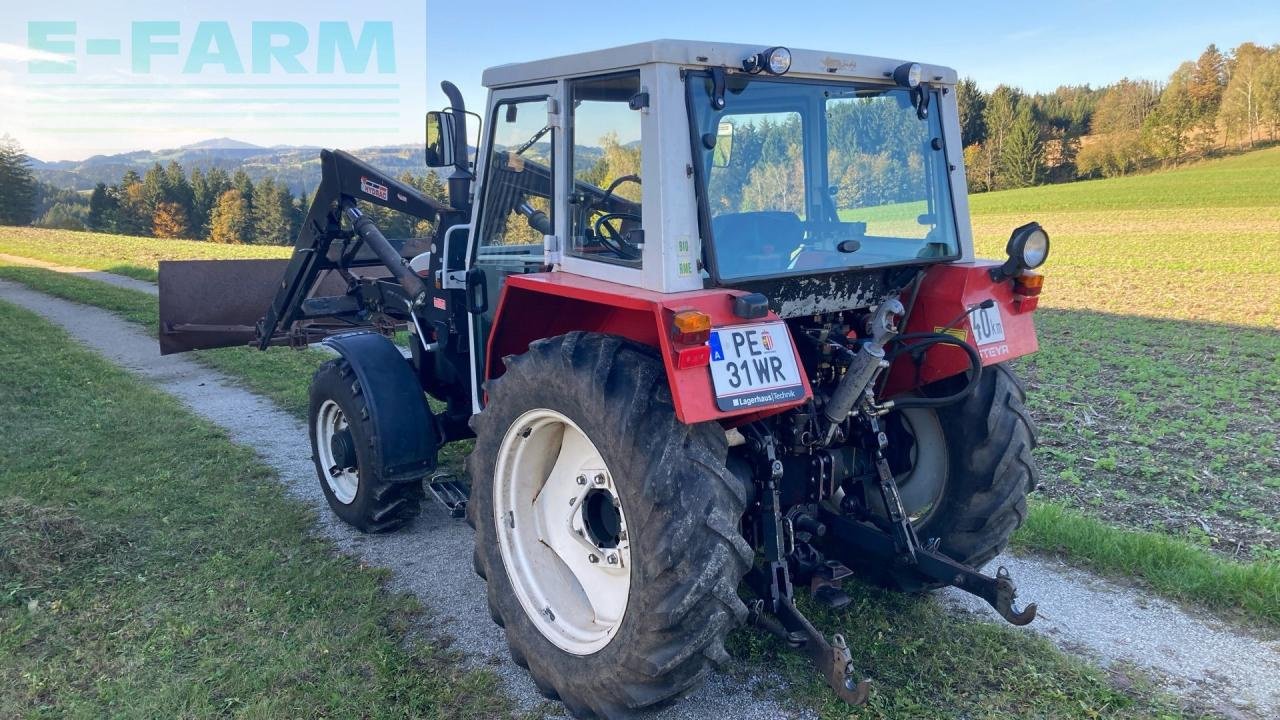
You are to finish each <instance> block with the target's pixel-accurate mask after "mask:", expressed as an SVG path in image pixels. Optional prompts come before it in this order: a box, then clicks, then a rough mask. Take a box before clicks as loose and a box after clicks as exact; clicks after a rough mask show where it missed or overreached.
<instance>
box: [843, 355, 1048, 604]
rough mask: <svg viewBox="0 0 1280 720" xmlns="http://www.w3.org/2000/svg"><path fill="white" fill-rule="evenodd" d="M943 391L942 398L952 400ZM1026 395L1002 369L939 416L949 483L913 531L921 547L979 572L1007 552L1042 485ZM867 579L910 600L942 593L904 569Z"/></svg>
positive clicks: (991, 370)
mask: <svg viewBox="0 0 1280 720" xmlns="http://www.w3.org/2000/svg"><path fill="white" fill-rule="evenodd" d="M951 391H952V389H950V388H949V389H947V390H946V391H945V392H951ZM1025 403H1026V390H1025V388H1024V387H1023V385H1022V383H1021V381H1019V380H1018V377H1017V376H1016V375H1014V373H1013V371H1012V370H1010V369H1009V367H1008V366H1007V365H1004V364H999V365H991V366H989V367H986V368H983V370H982V377H981V379H980V380H979V382H978V387H977V389H976V390H975V391H974V392H973V394H971V395H970V396H969V397H967V398H965V400H964V401H963V402H960V403H956V404H955V405H949V406H946V407H942V408H938V409H937V410H935V411H934V412H936V414H937V419H938V424H939V425H940V426H941V430H942V435H943V438H944V439H945V445H946V461H945V462H946V465H947V477H946V482H945V485H944V486H943V489H942V492H941V496H940V497H938V499H937V500H936V506H935V507H934V508H933V509H931V510H930V511H929V512H928V514H927V515H926V516H925V517H923V518H922V519H921V521H920V522H918V523H917V524H916V534H917V535H918V536H919V537H920V540H921V542H924V543H928V542H930V540H931V539H933V538H938V540H939V546H938V547H939V550H941V551H942V552H943V553H944V554H946V555H947V556H948V557H950V558H951V559H953V560H956V561H957V562H961V563H965V564H967V565H972V566H973V567H977V568H980V567H982V566H983V565H985V564H987V563H988V562H990V561H991V559H992V558H994V557H995V556H996V555H999V554H1000V553H1001V551H1003V550H1004V548H1005V546H1006V545H1008V544H1009V537H1010V536H1011V535H1013V531H1014V530H1017V529H1018V528H1019V527H1020V526H1021V525H1022V522H1023V520H1025V519H1026V516H1027V493H1029V492H1031V491H1032V490H1034V489H1035V488H1036V486H1037V485H1038V484H1039V482H1040V471H1039V469H1038V468H1037V467H1036V463H1035V459H1034V458H1033V457H1032V456H1031V451H1032V449H1034V448H1035V446H1036V443H1037V438H1036V431H1035V425H1034V424H1033V422H1032V420H1031V414H1030V413H1029V412H1027V407H1026V404H1025ZM865 574H866V575H867V576H868V577H867V579H869V580H872V581H874V582H877V583H878V584H881V585H884V586H887V587H891V588H895V589H898V590H903V591H907V592H914V591H920V590H928V589H932V588H937V587H941V586H942V583H938V582H935V581H932V580H930V579H928V578H926V577H924V576H923V575H921V574H920V573H917V572H915V571H913V570H911V569H909V568H888V567H881V568H869V569H867V570H866V571H865Z"/></svg>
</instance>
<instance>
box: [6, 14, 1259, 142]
mask: <svg viewBox="0 0 1280 720" xmlns="http://www.w3.org/2000/svg"><path fill="white" fill-rule="evenodd" d="M46 8H53V9H46ZM32 20H36V21H49V20H60V21H74V22H75V23H76V33H75V35H74V37H72V38H71V39H72V41H73V42H75V43H76V45H75V59H76V61H77V67H76V71H75V73H74V74H71V75H66V74H63V75H58V76H53V75H33V74H32V73H31V72H29V68H28V65H27V61H29V60H31V59H49V58H48V57H47V55H46V54H44V53H43V51H38V50H33V49H32V48H31V47H30V45H29V42H28V37H27V35H28V22H29V21H32ZM152 20H163V21H172V22H178V23H179V24H180V31H179V33H178V35H176V36H174V37H172V38H168V37H161V38H159V39H160V40H172V41H173V42H175V43H176V44H177V46H178V51H179V53H178V55H177V56H176V57H173V58H170V57H167V56H161V55H156V56H154V57H153V60H154V62H153V64H152V69H151V71H150V72H147V73H143V74H139V73H138V72H136V71H135V69H134V68H133V67H131V65H130V63H129V56H130V55H131V52H132V49H131V48H130V45H129V42H130V38H131V35H130V33H131V26H132V24H133V23H135V22H138V21H152ZM322 20H323V21H339V22H341V21H345V22H347V23H350V24H349V27H350V28H352V31H351V32H352V33H353V36H355V37H358V35H359V29H360V28H361V27H362V26H361V23H363V22H366V21H389V22H391V23H392V25H393V26H394V45H395V63H394V64H395V67H394V71H393V72H390V73H378V72H375V71H373V70H371V69H370V68H371V66H372V65H373V63H372V62H371V63H370V67H366V72H348V71H347V70H348V69H347V68H342V67H339V71H338V72H336V73H334V74H321V73H318V72H317V65H316V62H317V60H316V58H317V54H318V51H317V45H318V41H317V36H318V28H317V23H318V22H319V21H322ZM202 21H204V22H225V23H226V24H227V27H229V28H230V29H231V32H232V33H233V35H234V40H235V42H236V44H237V48H238V53H239V55H240V56H243V57H242V60H243V64H244V66H245V69H246V72H245V73H243V74H234V73H232V74H231V75H228V73H226V72H225V70H226V69H227V66H226V65H221V66H220V65H217V64H211V65H205V66H203V67H202V68H201V70H202V71H201V72H200V73H198V74H196V75H193V74H191V73H184V72H183V69H184V67H183V66H184V64H185V62H186V59H187V58H188V56H189V54H190V51H191V49H192V47H193V45H194V43H195V42H196V40H195V35H196V32H197V28H198V27H199V23H200V22H202ZM254 21H286V22H292V23H296V24H297V25H299V26H301V27H302V28H303V30H304V32H305V33H306V34H307V38H306V47H305V52H303V53H302V54H301V55H299V56H298V58H299V59H300V61H301V65H302V66H303V72H301V73H288V72H286V71H285V70H284V69H282V68H281V67H280V66H279V64H278V63H268V67H269V69H270V71H269V72H265V73H253V72H251V71H250V70H249V68H250V67H251V63H252V59H251V56H252V51H251V49H250V45H251V41H250V39H249V38H250V35H251V23H253V22H254ZM113 37H114V38H122V47H121V50H120V52H119V55H115V56H113V55H110V54H108V55H94V56H89V55H88V54H87V47H86V45H85V41H86V40H88V39H92V38H113ZM659 37H672V38H691V39H705V40H724V41H731V42H745V43H753V42H758V43H760V44H761V45H762V46H767V45H787V46H791V47H804V48H812V49H821V50H833V51H847V52H854V53H861V54H868V55H884V56H888V57H900V58H903V59H908V58H909V59H917V60H924V61H927V62H936V63H940V64H945V65H950V66H952V67H955V68H956V69H957V70H959V71H960V73H961V75H969V76H972V77H974V78H976V79H977V80H978V81H979V83H980V84H981V85H982V86H984V87H986V88H991V87H994V86H995V85H996V84H999V83H1007V84H1012V85H1017V86H1021V87H1023V88H1026V89H1028V90H1033V91H1034V90H1048V89H1052V88H1053V87H1056V86H1057V85H1060V84H1064V83H1073V84H1074V83H1090V84H1093V85H1100V84H1106V83H1109V82H1112V81H1114V80H1117V79H1119V78H1121V77H1125V76H1128V77H1141V78H1151V79H1157V80H1160V79H1164V78H1165V77H1166V76H1167V75H1168V74H1169V72H1171V71H1172V70H1173V69H1174V68H1175V67H1176V66H1177V65H1178V63H1179V62H1181V61H1183V60H1185V59H1190V58H1194V57H1195V56H1196V55H1198V54H1199V53H1200V51H1201V50H1203V49H1204V47H1205V46H1206V45H1207V44H1208V43H1210V42H1214V43H1217V44H1218V45H1219V46H1220V47H1223V48H1230V47H1233V46H1235V45H1237V44H1239V43H1240V42H1243V41H1246V40H1250V41H1254V42H1258V43H1261V44H1274V43H1277V42H1280V3H1276V2H1270V3H1267V2H1242V1H1233V0H1222V1H1220V2H1216V3H1203V2H1196V3H1191V2H1146V1H1143V2H1125V3H1119V2H1099V1H1096V0H1090V1H1088V2H1079V3H1071V4H1047V3H1002V2H966V3H958V2H914V3H884V2H875V3H867V2H856V1H850V0H844V1H843V2H821V3H816V2H797V1H796V0H790V1H787V2H760V1H757V0H750V1H748V0H742V1H741V2H737V3H730V2H721V1H719V0H705V1H703V2H696V3H695V2H689V1H688V0H680V1H675V0H645V1H644V2H640V3H634V2H615V3H605V2H598V1H597V2H591V3H584V2H561V3H534V2H528V0H524V1H521V2H517V1H515V0H496V1H487V0H466V1H463V2H439V1H437V0H429V1H428V2H426V3H420V2H403V1H399V2H397V1H395V0H362V2H361V3H358V4H354V3H330V2H317V1H316V0H272V1H271V2H264V1H263V0H254V1H249V0H222V1H220V2H218V3H210V2H205V3H193V2H188V3H182V2H173V1H172V0H134V1H132V2H129V3H127V5H126V7H125V8H124V9H122V8H121V7H120V5H118V4H108V3H103V2H101V1H100V0H60V2H58V3H57V4H56V6H54V5H51V4H46V5H41V4H33V3H18V2H15V1H14V0H5V2H4V4H3V6H2V7H0V108H3V110H0V132H9V133H11V134H13V135H15V136H16V137H18V138H19V140H21V141H22V142H23V144H24V145H25V146H26V147H27V149H28V151H29V152H30V153H31V154H33V155H35V156H36V157H40V158H42V159H77V158H83V157H86V156H88V155H92V154H96V153H109V152H120V151H124V150H132V149H158V148H163V147H174V146H176V145H180V144H184V143H187V142H193V141H195V140H200V139H205V138H209V137H216V136H230V137H234V138H237V139H240V140H245V141H249V142H254V143H258V144H262V145H274V144H298V145H300V144H306V145H326V146H339V147H361V146H367V145H380V144H390V143H396V142H416V141H418V140H420V137H421V115H422V112H423V111H424V110H425V109H426V108H428V107H432V108H434V107H440V106H441V105H443V102H444V100H443V96H442V95H441V94H440V92H439V90H438V86H439V81H440V80H442V79H450V80H453V81H454V82H455V83H457V84H458V85H459V86H460V87H461V88H462V89H463V92H464V95H465V97H466V99H467V101H468V103H469V105H470V107H471V108H472V109H480V106H481V105H482V104H483V102H484V97H485V96H484V91H483V88H481V87H480V73H481V71H482V70H483V69H484V68H485V67H488V66H490V65H495V64H500V63H506V62H517V61H521V60H531V59H536V58H539V57H546V56H551V55H558V54H564V53H569V52H576V51H583V50H591V49H597V48H601V47H608V46H612V45H621V44H626V43H630V42H636V41H641V40H647V39H653V38H659ZM63 39H66V38H63ZM54 59H57V57H56V56H55V58H54ZM424 70H425V74H424ZM231 83H235V84H237V85H240V87H235V88H227V87H220V85H223V84H231ZM71 85H78V87H72V86H71ZM144 85H145V86H147V87H143V86H144ZM197 85H201V86H202V87H196V86H197ZM357 88H358V89H357ZM329 99H332V103H330V102H329Z"/></svg>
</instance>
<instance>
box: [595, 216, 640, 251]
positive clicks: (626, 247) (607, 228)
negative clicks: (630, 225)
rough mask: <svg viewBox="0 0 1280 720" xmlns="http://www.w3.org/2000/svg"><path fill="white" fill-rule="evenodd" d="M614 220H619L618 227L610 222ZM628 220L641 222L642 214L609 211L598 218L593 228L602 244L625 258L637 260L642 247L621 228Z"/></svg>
mask: <svg viewBox="0 0 1280 720" xmlns="http://www.w3.org/2000/svg"><path fill="white" fill-rule="evenodd" d="M614 221H617V222H618V227H614V226H613V225H611V224H610V223H612V222H614ZM627 222H635V223H638V222H640V216H639V215H637V214H635V213H625V212H617V213H607V214H605V215H601V216H600V217H598V218H596V222H595V225H593V226H592V229H593V230H595V233H596V238H597V239H598V240H599V241H600V244H601V245H603V246H605V247H606V248H608V249H609V250H610V251H611V252H613V253H614V254H615V255H617V256H618V257H621V258H623V259H625V260H637V259H639V257H640V248H638V247H636V246H635V245H632V244H631V242H630V241H629V240H627V236H626V233H624V232H622V230H621V229H620V228H621V226H622V224H623V223H627Z"/></svg>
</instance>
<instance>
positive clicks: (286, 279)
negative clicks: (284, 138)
mask: <svg viewBox="0 0 1280 720" xmlns="http://www.w3.org/2000/svg"><path fill="white" fill-rule="evenodd" d="M320 167H321V181H320V186H319V187H318V188H317V190H316V195H315V199H314V200H313V201H312V203H311V207H310V209H309V210H308V212H307V216H306V219H305V220H304V221H303V223H302V227H301V230H300V231H299V233H298V238H297V241H296V243H295V244H294V249H293V254H292V255H291V256H290V258H289V259H288V260H238V261H226V260H220V261H162V262H161V263H160V273H159V285H160V347H161V352H162V353H164V354H168V353H174V352H184V351H187V350H194V349H203V348H214V347H227V346H235V345H245V344H250V345H254V346H256V347H258V348H262V349H265V348H266V347H268V346H269V345H273V344H283V343H288V344H292V345H302V344H306V343H310V342H315V341H317V340H319V339H321V338H323V337H324V336H326V335H328V334H331V333H332V332H334V331H340V330H347V329H351V328H352V327H361V326H364V327H368V326H380V327H381V329H384V330H385V329H389V328H390V327H392V326H395V325H399V324H403V323H406V322H409V321H411V320H412V319H413V315H414V313H411V312H410V308H415V309H418V308H421V307H422V305H423V304H424V303H425V302H426V298H427V288H426V286H425V285H424V283H423V282H422V280H421V279H420V278H419V277H418V276H417V275H416V274H414V273H413V272H412V271H411V270H410V269H409V268H408V266H407V262H406V260H405V259H404V257H403V256H402V254H403V252H404V251H405V248H406V240H404V239H388V238H386V237H385V236H383V234H382V233H381V232H380V231H379V230H378V228H377V227H376V226H375V225H374V224H373V223H372V222H371V221H370V220H369V218H367V217H365V216H364V215H363V213H361V212H360V209H359V206H358V204H357V201H364V202H369V203H373V204H375V205H380V206H382V207H386V208H389V209H392V210H396V211H398V212H403V213H407V214H409V215H412V216H414V217H418V218H421V219H424V220H428V221H436V224H437V228H440V229H443V228H447V227H448V226H450V225H452V224H454V223H457V222H459V221H460V219H461V218H462V217H463V216H464V214H465V213H464V212H460V211H456V210H454V209H453V208H452V207H450V206H448V205H445V204H443V203H441V202H439V201H437V200H434V199H432V198H429V197H425V196H424V195H422V194H421V193H420V192H418V191H417V190H415V189H414V188H412V187H409V186H407V185H405V184H404V183H401V182H399V181H397V180H395V179H394V178H390V177H387V176H386V175H385V174H383V173H381V172H379V171H378V170H376V169H374V168H372V167H370V166H369V165H368V164H366V163H363V162H361V161H360V160H358V159H356V158H355V157H353V156H351V155H349V154H347V153H345V152H342V151H340V150H332V151H330V150H323V151H321V153H320ZM438 264H439V260H438V259H437V258H433V267H437V268H438ZM418 314H420V315H422V317H421V319H422V320H423V321H424V323H425V322H429V321H430V320H432V319H438V318H428V315H430V313H429V312H427V311H421V312H419V313H418Z"/></svg>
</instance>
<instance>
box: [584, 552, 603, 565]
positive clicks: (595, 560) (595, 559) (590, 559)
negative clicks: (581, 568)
mask: <svg viewBox="0 0 1280 720" xmlns="http://www.w3.org/2000/svg"><path fill="white" fill-rule="evenodd" d="M587 562H590V563H591V564H592V565H595V564H596V563H598V562H600V558H598V557H596V556H595V555H594V554H592V555H588V556H587Z"/></svg>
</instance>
